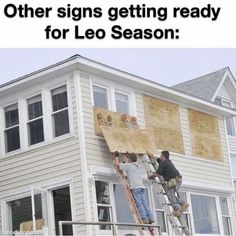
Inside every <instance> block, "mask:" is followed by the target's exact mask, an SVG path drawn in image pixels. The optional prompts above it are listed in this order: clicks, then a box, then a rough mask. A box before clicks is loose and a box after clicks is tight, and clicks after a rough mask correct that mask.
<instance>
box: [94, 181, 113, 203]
mask: <svg viewBox="0 0 236 236" xmlns="http://www.w3.org/2000/svg"><path fill="white" fill-rule="evenodd" d="M96 196H97V203H100V204H109V203H110V198H109V188H108V183H107V182H104V181H96Z"/></svg>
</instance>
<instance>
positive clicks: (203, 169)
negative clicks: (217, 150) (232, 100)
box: [80, 73, 232, 220]
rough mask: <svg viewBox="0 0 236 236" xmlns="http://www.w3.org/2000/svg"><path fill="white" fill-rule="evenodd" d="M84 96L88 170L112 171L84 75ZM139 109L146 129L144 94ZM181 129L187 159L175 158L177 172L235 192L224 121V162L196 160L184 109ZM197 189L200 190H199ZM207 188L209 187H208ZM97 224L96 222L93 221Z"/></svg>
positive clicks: (138, 97)
mask: <svg viewBox="0 0 236 236" xmlns="http://www.w3.org/2000/svg"><path fill="white" fill-rule="evenodd" d="M80 83H81V95H82V104H83V115H84V128H85V141H86V155H87V164H88V169H89V170H90V169H91V168H92V167H94V166H95V167H96V166H97V167H108V168H112V166H113V164H112V159H111V153H110V152H109V150H108V147H107V145H106V142H105V140H104V139H103V138H101V137H97V136H95V134H94V118H93V110H92V103H91V100H92V99H91V93H92V91H90V89H91V84H90V77H89V75H85V74H83V73H81V75H80ZM135 106H136V112H137V117H138V122H139V125H140V127H144V126H145V119H144V117H145V114H144V107H143V100H142V93H141V92H139V91H136V92H135ZM180 116H181V126H182V131H183V139H184V148H185V153H186V155H185V156H184V155H179V154H174V153H173V154H172V159H173V160H174V163H175V164H176V166H177V168H178V169H179V170H180V171H181V173H182V174H183V176H184V181H185V180H186V183H187V182H191V184H193V187H194V185H195V184H196V186H199V185H200V184H203V185H205V186H216V188H217V189H219V190H220V189H221V188H225V187H228V188H232V181H231V176H230V168H229V159H228V150H227V142H226V133H225V128H224V120H223V117H219V118H218V123H219V132H220V138H221V144H222V153H223V162H214V161H205V160H203V159H201V158H194V157H192V146H191V138H190V130H189V120H188V110H187V108H186V107H183V106H180ZM92 188H94V186H93V185H91V186H90V201H91V210H92V217H94V216H95V209H94V198H93V196H92V194H93V190H92ZM196 188H197V187H196ZM206 188H207V187H206ZM92 220H96V219H92Z"/></svg>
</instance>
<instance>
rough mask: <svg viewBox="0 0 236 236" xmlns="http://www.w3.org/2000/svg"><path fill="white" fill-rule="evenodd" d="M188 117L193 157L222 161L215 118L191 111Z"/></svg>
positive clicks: (189, 110) (217, 125)
mask: <svg viewBox="0 0 236 236" xmlns="http://www.w3.org/2000/svg"><path fill="white" fill-rule="evenodd" d="M188 116H189V127H190V133H191V141H192V150H193V156H196V157H201V158H204V159H209V160H214V161H223V154H222V147H221V140H220V132H219V124H218V119H217V117H215V116H212V115H209V114H206V113H203V112H200V111H196V110H193V109H188Z"/></svg>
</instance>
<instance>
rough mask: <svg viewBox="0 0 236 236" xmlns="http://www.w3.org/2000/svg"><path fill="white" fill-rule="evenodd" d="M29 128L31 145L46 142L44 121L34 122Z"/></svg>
mask: <svg viewBox="0 0 236 236" xmlns="http://www.w3.org/2000/svg"><path fill="white" fill-rule="evenodd" d="M28 126H29V141H30V145H32V144H36V143H40V142H42V141H44V133H43V119H42V118H41V119H39V120H35V121H32V122H30V123H29V124H28Z"/></svg>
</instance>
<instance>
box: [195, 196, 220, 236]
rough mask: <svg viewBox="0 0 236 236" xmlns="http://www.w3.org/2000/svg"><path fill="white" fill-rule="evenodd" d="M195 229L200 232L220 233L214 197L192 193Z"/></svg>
mask: <svg viewBox="0 0 236 236" xmlns="http://www.w3.org/2000/svg"><path fill="white" fill-rule="evenodd" d="M191 202H192V209H193V219H194V225H195V231H196V233H199V234H219V224H218V218H217V211H216V203H215V198H214V197H207V196H200V195H191Z"/></svg>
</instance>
